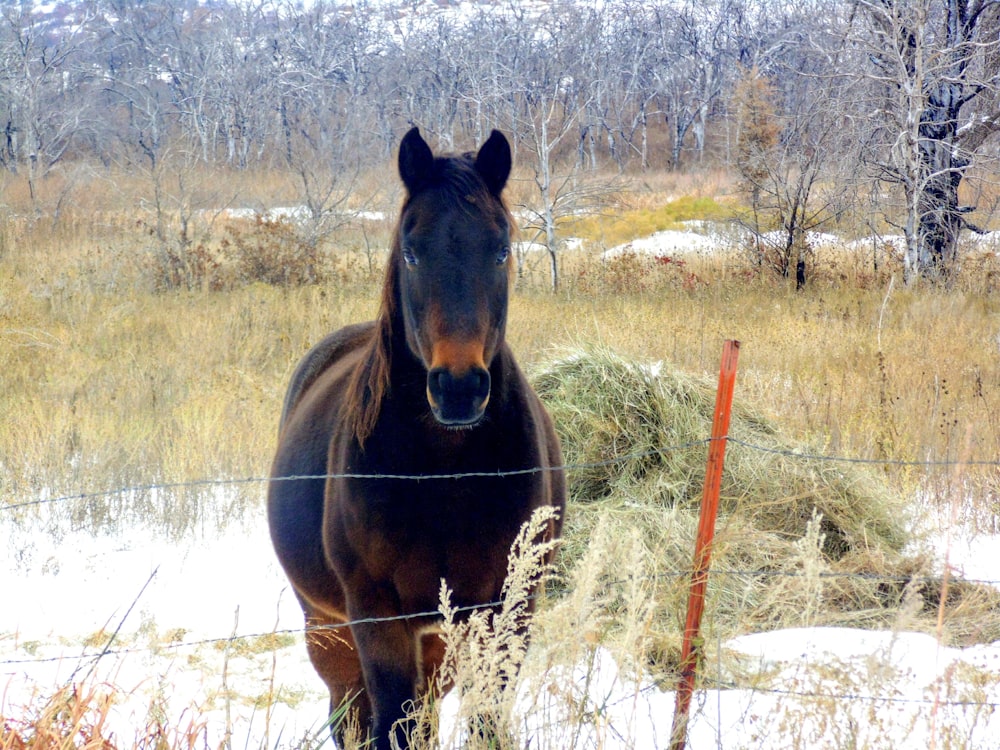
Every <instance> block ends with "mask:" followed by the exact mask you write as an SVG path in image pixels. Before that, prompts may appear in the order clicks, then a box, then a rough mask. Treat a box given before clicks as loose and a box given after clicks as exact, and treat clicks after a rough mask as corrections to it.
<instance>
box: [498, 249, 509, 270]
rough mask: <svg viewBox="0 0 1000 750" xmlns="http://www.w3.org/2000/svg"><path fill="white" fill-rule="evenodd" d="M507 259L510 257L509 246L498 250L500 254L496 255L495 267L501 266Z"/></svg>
mask: <svg viewBox="0 0 1000 750" xmlns="http://www.w3.org/2000/svg"><path fill="white" fill-rule="evenodd" d="M508 257H510V245H504V246H503V247H501V248H500V252H498V253H497V265H498V266H502V265H503V264H504V263H506V262H507V258H508Z"/></svg>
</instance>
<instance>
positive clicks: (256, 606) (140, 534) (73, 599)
mask: <svg viewBox="0 0 1000 750" xmlns="http://www.w3.org/2000/svg"><path fill="white" fill-rule="evenodd" d="M251 491H257V490H256V489H254V490H251ZM261 492H262V491H261ZM71 502H77V501H71ZM60 506H61V504H60V503H52V504H44V505H39V506H36V507H34V508H32V509H30V510H31V513H30V514H29V515H30V519H27V520H24V521H22V522H17V523H15V522H14V521H13V513H11V512H6V511H0V539H2V540H3V548H4V552H3V554H4V556H5V559H4V561H3V563H2V565H0V570H2V576H3V577H2V580H0V589H2V590H3V592H4V597H3V601H4V603H5V607H4V609H3V610H2V611H0V715H2V716H3V717H4V718H5V719H7V720H10V719H16V717H18V716H20V715H24V708H23V707H24V706H25V705H28V704H31V703H32V702H33V700H36V699H37V697H38V696H48V695H50V694H51V693H52V692H53V691H54V690H55V689H56V688H57V687H59V686H61V685H65V684H98V685H104V684H106V685H114V686H115V687H116V689H117V690H116V693H115V694H116V696H117V697H116V703H115V705H114V706H113V709H112V712H111V715H110V718H109V721H110V725H109V726H111V727H112V728H113V730H114V732H115V736H116V739H117V741H118V742H119V743H120V744H121V745H122V746H125V747H129V746H131V744H132V742H133V741H137V740H138V738H137V736H136V735H137V733H138V732H140V731H141V730H142V729H143V728H145V727H146V726H147V724H148V720H149V717H150V715H151V714H152V713H154V712H155V713H157V715H159V716H162V717H163V720H164V722H165V723H166V724H167V725H168V726H183V725H185V724H186V723H189V722H195V723H196V725H197V726H200V729H201V731H202V732H203V736H204V738H205V740H206V742H207V746H208V747H220V746H226V747H239V748H274V747H295V746H297V745H299V744H300V742H301V740H302V739H303V738H305V737H308V736H310V735H312V734H314V733H316V732H317V731H319V729H318V728H319V726H320V724H321V723H322V721H323V718H324V715H323V714H324V709H325V707H326V704H327V697H326V694H325V692H324V690H323V687H322V685H321V683H320V682H319V680H318V678H317V677H316V676H315V674H314V672H313V670H312V667H311V666H310V664H309V662H308V660H307V658H306V655H305V648H304V647H303V645H302V638H301V635H300V634H299V633H298V630H299V628H300V626H301V614H300V612H299V608H298V605H297V603H296V602H295V600H294V597H293V596H292V595H291V593H290V592H289V591H288V589H287V586H286V582H285V579H284V577H283V575H282V573H281V570H280V569H279V567H278V565H277V563H276V561H275V558H274V555H273V553H272V551H271V546H270V541H269V539H268V535H267V531H266V525H265V522H264V519H263V513H261V514H260V517H253V518H249V519H243V520H234V521H232V522H231V523H229V524H228V525H226V526H225V528H222V529H219V528H215V524H205V525H203V526H202V527H200V528H198V529H196V530H193V531H191V532H188V533H185V534H183V535H182V538H181V539H179V540H177V541H170V540H168V539H166V538H164V535H163V533H162V531H158V530H157V529H155V528H148V527H144V526H142V525H141V524H139V525H135V524H128V525H126V526H125V527H124V528H122V529H120V530H118V531H115V532H102V533H100V534H99V535H96V536H95V535H94V534H92V533H90V532H89V531H86V530H80V529H77V530H74V529H72V528H69V527H68V524H67V523H66V522H65V520H63V519H64V518H65V516H66V515H67V514H66V513H65V510H66V509H65V508H64V507H60ZM937 538H938V539H940V540H942V541H941V546H942V547H943V546H944V544H945V542H944V541H943V540H944V539H945V536H944V532H943V531H941V532H938V534H937ZM947 547H948V550H949V558H950V563H951V565H952V567H953V568H954V569H955V571H956V572H959V573H964V575H965V576H966V577H968V578H979V579H989V578H991V577H993V578H1000V576H998V575H997V573H998V571H1000V538H998V537H995V536H990V535H980V536H968V535H965V534H963V533H961V530H958V529H953V530H952V533H951V534H950V540H949V541H948V542H947ZM12 603H16V606H11V604H12ZM708 616H710V613H709V614H708ZM115 633H117V635H116V636H115V637H114V639H113V640H112V641H111V642H110V645H108V641H109V639H110V638H111V636H112V634H115ZM233 634H237V635H241V636H263V637H261V638H248V639H243V640H239V641H236V642H231V641H230V636H232V635H233ZM269 634H277V635H276V636H275V635H270V636H269ZM273 646H277V648H275V649H273V650H272V647H273ZM106 647H107V653H106V654H105V655H104V656H103V657H102V658H100V659H97V658H96V655H98V654H100V653H101V652H102V651H103V650H104V649H105V648H106ZM723 650H724V653H725V654H726V658H725V665H724V666H723V665H721V664H720V665H715V664H713V663H709V664H707V665H706V667H705V669H706V671H707V672H708V674H709V676H710V677H711V676H717V677H718V678H720V682H721V683H722V684H728V683H730V682H732V683H736V684H738V685H740V687H738V688H737V687H734V688H733V689H726V690H711V691H702V692H699V693H697V694H696V696H695V700H694V708H693V710H694V716H693V720H692V724H691V734H690V738H691V741H690V744H689V747H692V748H715V747H725V748H744V747H745V748H776V749H777V748H792V747H802V748H843V747H859V748H901V747H913V748H926V747H931V746H932V744H934V743H936V744H937V746H939V747H952V748H984V749H985V748H997V747H1000V712H998V710H997V706H998V705H1000V643H994V644H992V645H981V646H974V647H970V648H965V649H956V648H946V647H941V646H939V645H938V644H937V643H936V642H935V640H934V638H932V637H931V636H928V635H922V634H915V633H891V632H872V631H862V630H849V629H834V628H804V629H796V630H785V631H778V632H770V633H761V634H749V635H744V636H741V637H739V638H735V639H733V640H731V641H729V642H728V643H725V644H723ZM530 658H531V657H530V655H529V660H530ZM734 664H735V665H739V670H738V672H739V675H738V676H737V675H735V673H734V671H733V665H734ZM716 670H718V672H719V674H718V675H713V674H712V673H713V672H714V671H716ZM526 671H528V672H531V671H534V672H536V673H540V672H541V670H530V669H529V670H526ZM748 675H749V677H748ZM546 679H547V680H548V681H549V682H550V683H551V684H548V685H545V686H539V685H525V686H524V695H525V700H524V701H523V702H522V703H523V705H522V706H521V709H520V711H519V716H520V718H521V719H522V720H523V726H524V735H525V736H526V737H530V738H531V742H530V746H531V747H532V748H566V747H579V748H633V747H640V748H646V747H648V748H663V747H667V746H668V744H669V742H668V739H669V732H670V726H671V719H672V714H673V701H674V697H673V693H672V692H670V691H665V690H661V689H658V688H657V687H655V686H654V685H652V684H651V683H649V682H648V681H646V680H643V679H641V678H640V679H639V680H636V679H634V678H631V677H628V676H626V675H625V674H624V670H623V671H621V672H620V671H619V667H618V665H617V664H615V662H614V659H613V658H612V657H611V655H610V653H609V652H608V651H606V650H603V649H596V650H594V651H592V652H591V656H590V658H589V660H587V661H586V663H582V664H580V665H578V666H577V667H576V668H575V669H574V670H572V674H567V673H566V672H565V671H558V670H556V671H554V672H553V671H550V672H549V673H548V677H547V678H546ZM539 696H543V698H539ZM568 697H569V698H571V700H567V698H568ZM580 701H585V702H586V704H587V709H588V710H587V711H586V713H587V715H588V716H589V717H590V720H589V721H588V722H587V723H586V724H585V725H584V726H583V727H582V731H579V730H580V729H581V727H579V726H568V725H567V723H566V721H565V720H564V717H565V716H566V715H567V711H568V710H569V709H568V708H567V707H568V706H570V705H572V704H573V703H574V702H576V703H577V704H578V705H579V702H580ZM454 703H455V702H454V701H452V700H450V699H449V700H448V701H446V702H445V705H444V707H443V709H442V711H443V713H444V715H445V724H446V725H447V722H448V720H447V715H448V714H449V712H450V711H453V710H454ZM575 710H578V709H575ZM201 722H204V725H203V726H201ZM577 732H579V733H577ZM571 733H572V734H571ZM320 736H321V737H322V736H323V733H322V732H320ZM199 746H202V743H200V742H199Z"/></svg>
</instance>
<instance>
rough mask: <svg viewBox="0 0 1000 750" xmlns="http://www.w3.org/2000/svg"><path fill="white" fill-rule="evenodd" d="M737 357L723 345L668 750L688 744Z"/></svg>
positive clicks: (735, 347)
mask: <svg viewBox="0 0 1000 750" xmlns="http://www.w3.org/2000/svg"><path fill="white" fill-rule="evenodd" d="M739 353H740V342H739V341H726V343H725V345H724V346H723V348H722V367H721V369H720V371H719V390H718V391H717V392H716V395H715V414H714V416H713V419H712V440H711V442H709V444H708V462H707V464H706V465H705V486H704V489H703V490H702V495H701V516H700V518H699V520H698V538H697V539H696V540H695V548H694V568H693V571H692V573H691V591H690V593H689V594H688V608H687V620H686V622H685V624H684V644H683V646H682V647H681V677H680V681H679V683H678V685H677V694H676V702H675V704H674V721H673V726H672V727H671V730H670V750H684V745H685V742H686V741H687V725H688V714H689V712H690V709H691V696H692V694H693V693H694V682H695V677H696V675H697V672H698V662H699V660H700V657H701V651H702V649H701V636H700V629H701V614H702V612H703V611H704V608H705V587H706V584H707V583H708V566H709V563H710V561H711V557H712V538H713V537H714V536H715V519H716V517H717V516H718V513H719V490H720V488H721V487H722V467H723V465H724V463H725V458H726V442H727V437H728V435H729V417H730V415H731V413H732V407H733V388H734V386H735V384H736V360H737V358H738V357H739Z"/></svg>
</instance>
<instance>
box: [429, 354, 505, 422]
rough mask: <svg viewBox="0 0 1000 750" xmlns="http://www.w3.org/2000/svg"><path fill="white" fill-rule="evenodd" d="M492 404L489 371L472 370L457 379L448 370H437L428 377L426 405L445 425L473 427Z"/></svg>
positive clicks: (436, 368) (433, 370) (480, 368)
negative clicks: (487, 405)
mask: <svg viewBox="0 0 1000 750" xmlns="http://www.w3.org/2000/svg"><path fill="white" fill-rule="evenodd" d="M489 400H490V373H489V370H486V369H484V368H482V367H471V368H469V369H468V370H466V371H465V372H464V373H462V374H460V375H455V374H453V373H452V372H451V371H450V370H448V368H446V367H435V368H434V369H432V370H430V371H429V372H428V373H427V401H428V403H430V406H431V411H432V412H433V413H434V418H435V419H437V421H438V422H440V423H441V424H443V425H446V426H449V427H458V426H468V425H474V424H475V423H476V422H478V421H479V420H480V419H482V418H483V414H484V413H485V411H486V404H487V403H488V402H489Z"/></svg>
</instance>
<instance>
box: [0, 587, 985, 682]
mask: <svg viewBox="0 0 1000 750" xmlns="http://www.w3.org/2000/svg"><path fill="white" fill-rule="evenodd" d="M155 572H156V571H154V575H155ZM693 573H694V571H693V570H678V571H667V572H661V573H656V574H654V575H644V576H638V577H639V578H641V579H642V580H649V581H652V580H659V579H664V578H688V577H690V576H691V575H693ZM710 574H711V576H737V577H761V578H763V577H783V578H807V577H819V578H858V579H864V580H878V581H890V582H896V583H907V584H909V583H914V582H923V583H927V584H937V583H940V580H941V577H940V576H931V575H926V576H898V575H896V576H890V575H881V574H878V573H846V572H844V573H841V572H834V571H824V572H819V573H806V572H801V571H781V570H731V569H720V570H715V569H713V570H711V572H710ZM635 578H636V576H632V577H629V578H620V579H615V580H611V581H604V582H602V585H603V586H604V587H611V586H619V585H623V584H625V583H629V582H631V581H634V580H635ZM151 580H152V576H150V581H151ZM150 581H147V582H146V584H145V585H144V586H143V588H142V591H145V589H146V587H147V586H148V585H149V582H150ZM962 582H963V583H971V584H977V585H983V586H1000V579H998V580H990V579H966V578H963V579H962ZM142 591H140V592H139V595H140V596H141V594H142ZM537 598H539V595H537V594H530V595H528V596H526V597H525V600H526V601H533V600H535V599H537ZM550 598H556V597H550ZM503 604H504V602H503V601H492V602H485V603H482V604H470V605H465V606H461V607H456V608H455V609H454V612H456V613H457V614H464V613H466V612H474V611H476V610H483V609H491V608H493V607H500V606H502V605H503ZM132 606H134V602H133V605H132ZM130 611H131V607H130ZM126 617H127V613H126ZM440 617H442V613H441V611H440V610H426V611H423V612H411V613H408V614H402V615H392V616H388V617H362V618H358V619H356V620H347V621H344V622H338V623H324V624H322V625H310V626H305V627H302V628H284V629H280V630H278V629H275V630H269V631H267V632H262V633H242V634H239V635H230V636H226V637H221V638H201V639H198V640H193V641H175V642H172V643H165V644H159V645H154V646H144V647H129V648H121V649H111V648H110V645H111V642H112V641H113V640H114V636H113V637H112V638H111V639H110V640H109V641H108V643H107V644H106V647H105V648H104V649H102V650H101V651H95V652H89V653H83V654H80V655H79V656H75V657H73V656H66V655H61V656H50V657H37V658H30V659H10V660H0V666H8V665H17V664H35V663H41V664H44V663H51V662H58V661H67V660H70V659H75V660H79V661H85V660H87V659H100V658H102V657H104V656H118V655H126V654H134V653H146V652H150V653H152V652H156V651H159V650H175V649H183V648H194V647H198V646H206V645H215V644H220V643H235V642H237V641H248V640H254V639H259V638H269V637H274V636H277V635H306V634H308V633H313V632H323V631H337V630H342V629H344V628H350V627H352V626H355V625H377V624H379V623H387V622H400V621H407V620H420V619H427V618H440ZM119 629H120V626H119ZM115 635H117V631H116V632H115Z"/></svg>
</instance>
